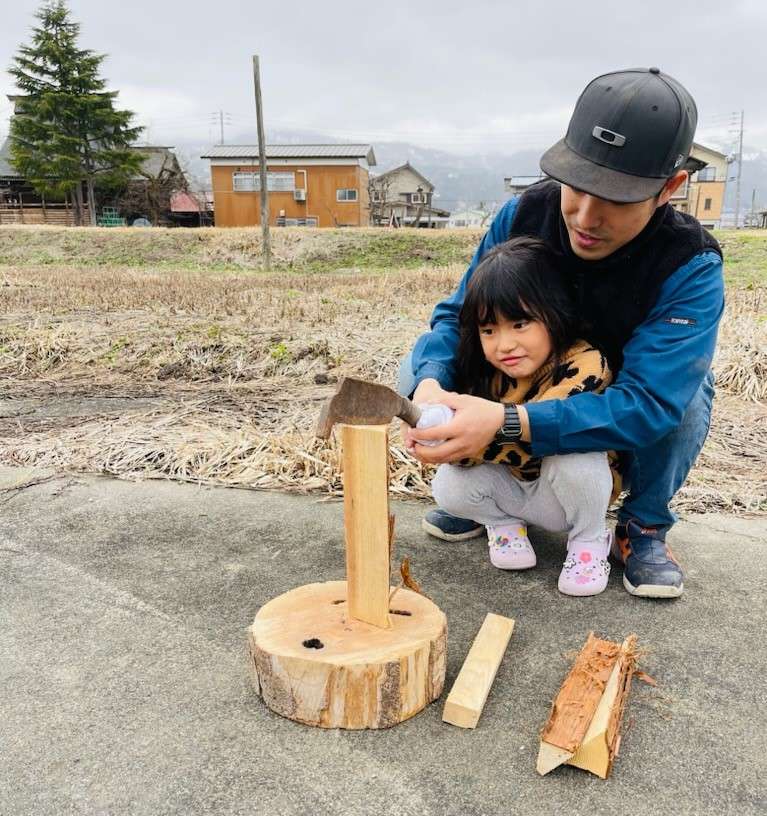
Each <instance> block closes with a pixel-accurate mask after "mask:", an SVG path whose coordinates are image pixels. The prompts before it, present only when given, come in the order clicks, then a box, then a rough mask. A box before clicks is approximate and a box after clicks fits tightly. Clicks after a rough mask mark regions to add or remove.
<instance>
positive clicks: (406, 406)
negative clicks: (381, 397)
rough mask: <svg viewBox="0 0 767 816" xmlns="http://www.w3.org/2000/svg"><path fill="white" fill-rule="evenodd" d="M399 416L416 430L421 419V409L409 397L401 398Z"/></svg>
mask: <svg viewBox="0 0 767 816" xmlns="http://www.w3.org/2000/svg"><path fill="white" fill-rule="evenodd" d="M397 416H398V417H399V418H400V419H404V420H405V422H407V424H408V425H409V426H410V427H411V428H415V426H416V425H417V424H418V420H419V419H420V418H421V409H420V408H419V407H418V406H417V405H416V404H415V403H414V402H411V401H410V400H409V399H408V398H407V397H401V398H400V410H399V411H397Z"/></svg>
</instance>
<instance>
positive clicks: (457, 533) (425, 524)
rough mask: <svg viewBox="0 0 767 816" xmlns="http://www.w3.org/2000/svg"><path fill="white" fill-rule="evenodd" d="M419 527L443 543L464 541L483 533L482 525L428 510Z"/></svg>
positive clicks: (439, 511)
mask: <svg viewBox="0 0 767 816" xmlns="http://www.w3.org/2000/svg"><path fill="white" fill-rule="evenodd" d="M421 527H422V528H423V529H424V530H425V531H426V532H427V533H428V534H429V535H431V536H434V537H435V538H441V539H442V540H443V541H466V540H468V539H470V538H476V537H477V536H481V535H482V534H483V533H484V532H485V526H484V525H483V524H477V522H476V521H472V520H471V519H465V518H458V516H451V515H450V513H447V512H446V511H445V510H440V509H439V508H437V509H436V510H430V511H429V512H428V513H427V514H426V515H425V516H424V518H423V519H422V520H421Z"/></svg>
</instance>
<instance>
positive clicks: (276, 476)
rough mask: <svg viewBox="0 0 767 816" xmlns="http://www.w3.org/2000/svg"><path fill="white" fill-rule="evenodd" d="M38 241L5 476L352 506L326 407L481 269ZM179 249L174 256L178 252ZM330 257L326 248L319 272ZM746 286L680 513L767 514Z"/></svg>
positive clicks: (755, 341)
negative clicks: (298, 497) (33, 473)
mask: <svg viewBox="0 0 767 816" xmlns="http://www.w3.org/2000/svg"><path fill="white" fill-rule="evenodd" d="M28 232H29V234H31V235H33V237H34V239H35V240H34V241H33V242H30V247H32V248H30V250H29V253H28V255H27V256H24V255H23V253H22V252H21V250H19V248H18V246H17V243H18V241H17V242H16V244H14V245H13V246H14V249H13V252H10V250H8V251H6V252H5V255H3V250H2V248H3V246H4V244H3V240H4V235H3V231H2V230H0V295H2V297H1V298H0V379H2V382H3V388H2V393H1V394H0V462H3V463H5V464H23V465H37V466H41V467H46V468H51V467H52V468H54V469H67V470H72V471H82V472H93V473H110V474H113V475H116V476H119V477H127V478H135V477H145V476H151V477H161V478H173V479H179V480H183V481H193V482H202V483H208V484H225V485H233V486H238V487H251V488H263V487H280V488H284V489H289V490H298V491H304V492H305V491H322V492H326V493H327V492H330V493H335V492H338V490H339V488H340V484H339V480H338V467H337V466H338V451H337V447H336V444H335V442H334V441H333V440H331V442H330V443H325V442H320V441H319V440H316V439H315V438H314V436H313V433H312V429H313V426H314V423H315V421H316V418H317V414H318V412H319V406H320V403H321V401H322V400H323V399H325V398H326V397H327V396H328V395H329V394H330V393H332V391H333V389H334V384H335V382H336V381H337V379H338V378H339V377H340V376H343V375H347V374H352V375H356V376H362V377H365V378H368V379H372V380H376V381H380V382H384V383H387V384H390V385H393V384H394V382H395V380H396V373H397V368H398V365H399V360H400V359H401V357H402V356H403V355H404V354H405V353H406V352H407V351H408V350H409V349H410V348H411V346H412V343H413V341H414V340H415V338H416V337H417V336H418V335H419V334H420V333H421V332H422V331H424V330H425V328H426V326H427V323H428V318H429V314H430V312H431V309H432V307H433V305H434V304H435V303H436V302H437V301H438V300H440V299H441V298H443V297H444V296H446V295H447V294H448V293H449V292H451V291H452V289H453V288H454V286H455V284H456V283H457V281H458V280H459V278H460V277H461V275H462V274H463V272H464V270H465V264H464V263H463V262H460V263H458V262H452V263H448V264H446V265H444V264H442V263H441V262H442V261H443V260H445V257H446V255H449V253H447V251H446V250H445V249H444V247H443V248H440V244H439V238H436V239H435V238H434V237H433V236H430V237H429V239H428V240H429V241H430V242H431V243H429V245H428V246H427V247H426V249H424V247H423V246H421V245H418V246H415V245H411V246H410V249H411V250H413V251H415V249H417V250H418V252H419V253H421V254H420V255H418V256H417V258H416V260H418V261H419V262H420V265H415V266H413V265H406V266H400V267H391V266H388V267H387V266H386V265H385V264H386V261H387V259H388V258H390V257H391V252H392V246H391V244H385V246H384V249H382V250H381V252H380V253H379V255H376V247H375V244H373V245H372V248H371V246H367V245H364V246H363V244H361V243H359V241H360V238H359V236H352V237H351V238H349V239H347V237H346V236H345V235H344V236H342V238H343V240H344V241H347V243H348V242H351V243H350V244H349V245H353V246H354V247H356V249H355V252H357V256H355V257H362V258H364V259H365V262H366V263H368V264H369V268H361V267H355V268H341V269H337V268H336V269H335V270H334V271H323V270H320V271H317V270H316V269H314V268H312V269H308V268H304V269H303V270H302V271H298V272H296V271H292V272H288V271H279V272H276V273H273V274H264V273H259V272H255V271H252V270H250V269H246V270H243V269H241V268H240V269H238V268H236V267H233V266H232V265H231V264H230V265H229V266H227V267H225V268H224V267H221V268H218V267H217V268H215V269H214V270H213V269H211V267H210V265H209V264H207V263H206V262H201V263H198V264H196V265H191V266H190V264H189V262H188V261H189V259H188V257H187V256H185V255H184V253H185V252H189V251H191V250H189V248H188V247H187V246H183V247H181V250H179V249H178V248H176V250H175V252H176V255H173V253H172V251H171V250H172V249H173V247H171V249H167V247H166V249H167V255H166V256H163V258H162V259H161V261H160V260H157V261H156V262H152V261H151V260H150V261H147V259H146V258H145V257H143V256H142V257H141V258H139V259H138V260H139V261H140V262H138V261H137V260H136V256H137V254H138V250H137V249H136V248H135V247H134V248H133V249H132V250H131V247H130V246H129V245H126V243H125V241H126V240H127V239H126V238H125V237H124V236H125V231H121V233H120V236H118V235H117V234H115V236H114V241H115V242H117V241H118V237H119V242H120V243H119V246H120V247H121V250H120V251H121V252H122V253H123V256H124V261H123V262H121V263H119V262H117V261H118V260H119V257H118V255H117V253H116V250H115V247H114V245H113V244H109V243H108V241H107V243H106V244H104V243H103V242H104V241H106V240H107V239H108V238H109V236H108V235H107V236H106V238H105V237H104V236H105V233H104V231H100V232H99V231H88V230H82V231H73V232H70V233H67V235H69V234H72V235H75V236H76V238H77V241H79V242H80V244H82V243H83V242H84V241H86V239H87V238H88V235H89V233H91V232H93V233H94V234H96V233H97V234H96V235H95V237H97V238H98V240H99V242H102V243H101V245H100V246H101V249H100V250H99V252H96V251H95V250H93V248H92V247H91V249H90V250H89V252H88V253H86V254H85V255H84V256H83V257H84V259H85V260H81V262H80V263H74V262H73V259H72V254H73V250H72V249H71V248H70V249H68V250H67V252H68V253H69V254H68V255H66V257H65V256H64V254H62V253H63V252H64V250H63V249H61V248H59V249H58V250H57V251H58V252H59V255H58V256H55V255H54V256H53V257H46V258H42V256H41V252H42V249H41V247H43V246H44V245H45V244H44V241H43V240H42V238H44V237H45V230H44V229H43V230H38V231H35V232H32V231H28ZM39 232H42V233H43V235H42V238H41V237H40V235H38V233H39ZM128 232H129V231H128ZM150 232H151V231H150ZM171 232H172V231H171ZM218 232H219V233H225V232H226V231H218ZM362 232H365V234H366V235H367V234H369V233H370V232H371V231H362ZM387 232H388V231H382V232H381V234H383V233H387ZM405 233H407V231H405ZM136 235H138V233H136ZM158 235H159V233H158ZM163 236H164V237H163V241H165V244H163V242H162V241H160V242H159V244H160V245H162V246H166V244H167V242H168V241H169V240H170V238H173V239H174V240H176V238H175V237H174V236H173V235H171V236H170V238H168V237H167V233H163ZM15 237H16V238H17V237H18V236H17V235H16V234H15ZM65 237H66V236H65ZM224 237H225V236H224ZM235 237H236V236H234V237H233V238H232V240H233V241H234V238H235ZM373 237H374V238H375V236H373ZM331 238H332V236H331V237H330V238H328V241H331ZM418 239H419V240H420V236H419V237H418ZM57 240H59V241H61V240H63V239H61V238H60V237H58V233H57ZM142 240H143V236H142ZM217 240H219V239H217ZM223 240H224V239H223V238H220V241H223ZM237 240H239V238H238V239H237ZM295 240H296V241H297V242H298V243H295V242H294V243H293V244H290V247H292V249H291V251H292V252H294V253H295V254H296V257H300V256H301V250H300V246H299V244H300V241H301V240H302V238H301V236H300V235H299V236H298V237H297V238H296V239H295ZM311 240H312V241H315V242H316V240H317V239H316V237H315V236H312V239H311ZM334 240H335V239H334ZM387 240H388V238H387ZM413 240H414V239H413ZM450 240H451V241H453V239H452V238H451V239H450ZM462 240H463V241H464V243H465V242H466V239H465V238H462ZM184 241H187V242H188V238H187V237H186V235H185V236H184ZM355 241H356V242H357V243H356V244H355ZM86 243H87V241H86ZM235 243H236V241H235ZM406 243H407V242H405V243H404V244H403V245H402V246H405V245H406ZM765 243H767V242H765ZM288 244H289V242H288ZM67 246H68V245H67ZM143 246H144V245H143V244H141V247H143ZM147 246H151V244H148V245H147ZM286 246H287V244H286ZM344 246H346V249H344V251H345V252H347V255H348V254H349V252H350V251H351V250H349V246H348V245H344ZM398 246H399V245H398ZM402 246H399V249H398V251H405V250H404V249H403V248H402ZM141 247H139V248H141ZM297 247H298V248H297ZM414 247H415V249H414ZM450 247H452V249H451V250H450V251H451V252H453V251H454V250H455V246H454V243H452V244H450ZM331 248H332V241H331V244H329V245H328V246H326V247H324V248H323V247H320V246H319V245H315V244H313V249H312V252H314V253H315V255H314V256H312V257H313V258H315V260H316V258H317V257H324V255H323V252H324V253H325V255H327V254H328V253H330V249H331ZM33 249H34V251H33ZM219 250H220V247H219ZM384 250H385V251H384ZM142 251H144V250H142ZM228 251H229V256H226V257H230V256H232V252H233V250H231V248H230V250H228ZM759 251H762V246H761V245H759ZM51 252H52V250H51ZM131 252H132V254H131ZM220 252H222V253H223V250H220ZM99 253H100V254H99ZM424 253H426V255H428V256H429V257H428V258H424ZM224 255H225V253H224V254H222V256H221V257H224ZM174 258H175V261H174ZM397 258H398V260H399V262H401V263H403V262H402V259H401V257H400V256H397ZM105 259H106V260H105ZM41 260H44V262H43V263H40V261H41ZM424 260H425V262H424ZM3 261H5V263H3ZM313 262H314V261H313ZM326 266H327V267H328V268H330V267H332V263H330V262H327V264H326ZM739 270H740V271H739V277H738V278H737V279H736V280H734V281H732V282H731V283H730V285H729V286H728V307H727V309H728V311H727V314H726V316H725V319H724V321H723V324H722V331H721V342H720V350H719V353H718V357H717V361H716V366H715V370H716V373H717V381H718V385H719V389H718V399H717V403H716V407H715V415H714V422H713V425H712V431H711V435H710V438H709V442H708V443H707V446H706V449H705V450H704V453H703V455H702V456H701V458H700V460H699V462H698V465H697V466H696V469H695V470H694V472H693V474H692V475H691V478H690V480H689V482H688V485H687V486H686V487H685V489H684V490H683V491H682V492H681V493H680V495H679V497H678V502H677V509H679V510H681V511H692V512H703V511H708V510H720V511H726V512H733V513H739V514H750V513H765V512H767V495H765V491H764V481H763V478H764V477H763V473H764V466H765V463H766V462H767V441H765V440H767V433H766V431H767V321H766V320H765V304H767V297H766V296H765V288H764V287H763V286H762V285H761V283H757V284H754V281H753V276H754V273H753V272H751V271H749V270H750V267H747V266H743V264H741V266H740V267H739ZM744 270H745V271H744ZM746 279H748V280H749V283H747V284H743V280H746ZM391 451H392V464H393V468H392V470H393V478H392V489H393V492H395V493H398V494H400V495H406V496H414V497H426V496H428V494H429V487H428V477H429V473H428V470H427V469H425V468H423V467H422V466H421V465H420V464H419V463H417V462H415V461H414V460H412V459H411V458H409V457H408V456H407V455H406V454H405V453H404V451H403V449H402V446H401V445H400V444H399V440H398V437H397V434H396V431H395V432H394V434H393V436H392V445H391Z"/></svg>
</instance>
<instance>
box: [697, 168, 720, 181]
mask: <svg viewBox="0 0 767 816" xmlns="http://www.w3.org/2000/svg"><path fill="white" fill-rule="evenodd" d="M698 181H716V167H711V165H709V166H708V167H704V168H702V169H701V170H698Z"/></svg>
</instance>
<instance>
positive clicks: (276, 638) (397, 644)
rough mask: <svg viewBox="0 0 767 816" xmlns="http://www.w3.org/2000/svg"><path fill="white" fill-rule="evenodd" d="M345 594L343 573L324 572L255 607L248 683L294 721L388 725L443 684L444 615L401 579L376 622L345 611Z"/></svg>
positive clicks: (341, 725) (418, 706)
mask: <svg viewBox="0 0 767 816" xmlns="http://www.w3.org/2000/svg"><path fill="white" fill-rule="evenodd" d="M392 591H393V592H394V588H392ZM346 597H347V596H346V581H328V582H326V583H319V584H307V585H306V586H302V587H298V588H297V589H293V590H291V591H290V592H286V593H285V594H284V595H280V596H279V597H277V598H274V599H273V600H271V601H269V602H268V603H267V604H265V605H264V606H262V607H261V609H260V610H259V611H258V614H257V615H256V619H255V621H254V622H253V625H252V626H251V627H250V629H249V630H248V641H249V650H250V657H251V660H250V664H251V669H252V679H253V683H254V685H255V688H256V691H257V692H258V693H259V694H260V695H261V697H262V698H263V700H264V702H265V703H266V705H267V706H269V708H271V709H272V711H275V712H276V713H277V714H281V715H282V716H283V717H288V718H289V719H291V720H296V721H297V722H301V723H305V724H307V725H315V726H320V727H322V728H353V729H359V728H389V727H390V726H392V725H396V724H397V723H400V722H402V721H403V720H407V719H408V718H409V717H412V716H413V715H414V714H417V713H418V712H419V711H421V709H423V708H424V707H425V706H427V705H428V704H429V703H431V702H433V701H434V700H436V699H437V698H438V697H439V696H440V694H441V693H442V688H443V686H444V682H445V658H446V648H447V620H446V618H445V615H444V613H443V612H442V611H441V610H440V609H439V607H438V606H436V604H434V603H432V601H430V600H429V599H428V598H425V597H424V596H423V595H419V594H418V593H416V592H411V591H410V590H408V589H402V588H400V589H397V590H396V592H394V595H393V596H392V600H391V604H390V614H389V621H390V626H389V627H388V628H387V629H382V628H379V627H377V626H372V625H370V624H368V623H363V622H362V621H358V620H354V619H353V618H350V617H349V614H348V607H347V602H346Z"/></svg>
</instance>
